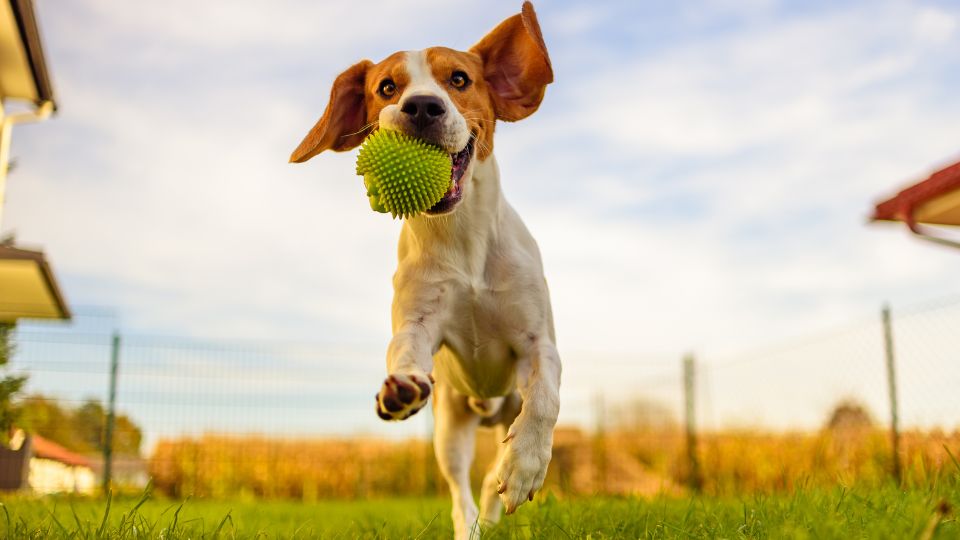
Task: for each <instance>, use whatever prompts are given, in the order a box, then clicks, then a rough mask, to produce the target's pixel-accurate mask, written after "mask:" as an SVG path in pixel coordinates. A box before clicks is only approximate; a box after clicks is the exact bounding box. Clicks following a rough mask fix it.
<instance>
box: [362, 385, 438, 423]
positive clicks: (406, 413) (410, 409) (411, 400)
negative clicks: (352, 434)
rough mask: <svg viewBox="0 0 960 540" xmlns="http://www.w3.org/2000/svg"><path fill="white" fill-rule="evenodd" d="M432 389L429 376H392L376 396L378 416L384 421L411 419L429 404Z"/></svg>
mask: <svg viewBox="0 0 960 540" xmlns="http://www.w3.org/2000/svg"><path fill="white" fill-rule="evenodd" d="M432 388H433V381H432V379H431V378H430V376H429V375H428V376H425V377H424V376H418V375H401V374H394V375H390V376H389V377H387V379H386V380H385V381H383V387H382V388H380V392H378V393H377V396H376V397H377V416H379V417H380V418H382V419H384V420H406V419H407V418H410V417H411V416H413V415H414V414H416V413H417V411H419V410H420V409H422V408H423V406H424V405H425V404H426V403H427V398H428V397H430V391H431V389H432Z"/></svg>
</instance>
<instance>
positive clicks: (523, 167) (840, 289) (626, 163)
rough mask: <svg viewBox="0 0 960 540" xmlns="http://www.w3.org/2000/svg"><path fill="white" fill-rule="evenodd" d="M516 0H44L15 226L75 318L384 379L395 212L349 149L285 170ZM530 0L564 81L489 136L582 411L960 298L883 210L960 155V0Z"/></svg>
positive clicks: (9, 214)
mask: <svg viewBox="0 0 960 540" xmlns="http://www.w3.org/2000/svg"><path fill="white" fill-rule="evenodd" d="M519 4H520V3H519V2H514V1H511V2H504V1H499V0H497V1H489V2H477V3H474V4H473V5H463V4H462V3H451V2H439V1H435V0H417V1H414V2H402V3H400V2H392V1H383V2H380V1H370V2H350V3H342V2H292V1H277V2H270V3H263V2H229V3H228V2H202V3H197V2H185V1H171V2H165V3H134V2H120V3H118V2H112V1H107V0H83V1H76V2H70V3H59V2H50V1H45V2H38V6H37V10H38V13H39V20H40V25H41V30H42V33H43V37H44V44H45V47H46V54H47V59H48V63H49V69H50V72H51V74H52V79H53V83H54V87H55V91H56V94H57V98H58V104H59V107H60V108H59V112H58V113H57V115H56V117H55V118H53V119H52V120H49V121H47V122H45V123H41V124H35V125H24V126H18V127H17V128H16V130H15V133H14V141H13V147H12V154H13V156H14V158H15V159H16V164H17V167H16V169H15V171H14V172H13V173H12V174H11V176H10V178H9V181H8V190H7V202H6V207H5V210H4V217H3V223H2V226H3V230H4V231H15V233H16V236H17V239H18V242H19V243H20V244H24V245H35V246H42V247H43V248H44V249H45V251H46V252H47V254H48V256H49V258H50V259H51V261H52V263H53V265H54V268H55V271H56V272H57V275H58V277H59V279H60V282H61V285H62V287H63V289H64V291H65V295H66V297H67V299H68V301H69V302H70V303H71V305H73V306H75V307H76V309H77V311H78V312H80V313H84V312H85V311H84V310H87V311H88V312H100V311H98V310H107V311H108V312H110V313H113V314H115V316H114V317H113V318H112V319H111V322H110V324H115V325H117V326H118V327H120V328H121V329H122V330H123V331H124V332H127V333H130V334H140V335H168V336H183V337H184V338H190V339H203V340H218V341H221V342H237V341H249V340H259V341H269V342H274V343H294V342H295V343H325V344H328V345H329V346H337V345H349V346H351V347H354V350H363V351H372V352H371V353H370V354H369V359H368V360H363V361H362V362H365V363H363V364H362V368H360V369H361V371H362V372H363V373H365V374H368V375H365V376H367V377H369V378H370V380H371V382H370V384H369V385H367V386H370V388H372V390H371V391H370V392H368V393H372V392H373V391H375V389H376V387H377V386H378V380H379V377H382V370H383V367H382V366H383V363H382V358H383V356H382V353H377V352H376V351H382V350H384V349H385V346H386V343H387V341H388V340H389V335H390V334H389V332H390V330H389V306H390V299H391V286H390V278H391V275H392V273H393V270H394V268H395V265H396V260H395V257H396V255H395V253H396V251H395V249H396V239H397V236H398V233H399V229H400V223H399V222H396V221H391V220H390V219H389V218H388V217H386V216H384V215H380V214H374V213H372V212H370V210H369V207H368V203H367V200H366V197H365V196H364V190H363V187H362V182H361V180H360V178H358V177H356V176H355V175H354V170H353V160H354V158H355V155H354V153H350V152H348V153H343V154H334V153H328V154H323V155H321V156H319V157H317V158H314V159H313V160H312V161H310V162H308V163H306V164H302V165H291V164H288V163H287V157H288V156H289V154H290V152H291V151H292V149H293V148H294V147H295V146H296V145H297V144H298V143H299V141H300V139H301V138H302V136H303V135H304V134H305V133H306V131H307V130H308V129H309V128H310V127H311V126H312V125H313V123H314V122H315V121H316V119H317V118H319V116H320V114H321V113H322V112H323V109H324V107H325V105H326V101H327V96H328V94H329V89H330V85H331V83H332V81H333V79H334V78H335V77H336V75H337V74H339V73H340V72H341V71H342V70H344V69H345V68H347V67H349V66H350V65H352V64H353V63H355V62H356V61H358V60H360V59H362V58H370V59H373V60H375V61H377V60H380V59H382V58H384V57H386V56H388V55H389V54H391V53H393V52H394V51H397V50H415V49H420V48H424V47H428V46H433V45H446V46H450V47H453V48H457V49H467V48H469V47H470V46H471V45H472V44H473V43H474V42H476V41H478V40H479V39H480V38H481V37H482V36H483V35H484V34H485V33H486V32H487V31H488V30H490V29H491V28H493V27H494V26H495V25H496V24H497V23H498V22H499V21H500V20H502V19H504V18H506V17H507V16H510V15H512V14H514V13H516V12H518V11H519V7H520V5H519ZM536 7H537V12H538V15H539V19H540V23H541V27H542V30H543V34H544V37H545V40H546V43H547V46H548V49H549V51H550V55H551V59H552V63H553V67H554V72H555V83H554V84H553V85H551V86H550V87H549V88H548V90H547V94H546V98H545V100H544V102H543V105H542V106H541V108H540V110H539V111H538V112H537V113H536V114H534V115H533V116H531V117H530V118H528V119H526V120H523V121H521V122H518V123H515V124H503V123H501V124H500V125H498V127H497V136H496V140H495V147H494V149H495V155H496V157H497V160H498V162H499V165H500V169H501V173H502V185H503V189H504V191H505V193H506V196H507V198H508V200H509V201H510V202H511V204H512V205H513V206H514V207H515V208H516V209H517V210H518V212H519V213H520V215H521V216H522V217H523V219H524V221H525V222H526V224H527V226H528V227H529V229H530V230H531V232H532V233H533V235H534V236H535V237H536V239H537V241H538V243H539V245H540V249H541V252H542V254H543V259H544V265H545V272H546V277H547V279H548V281H549V283H550V288H551V294H552V299H553V308H554V313H555V319H556V326H557V333H558V341H559V345H560V352H561V356H562V357H563V359H564V363H565V374H566V375H565V383H564V384H565V388H567V389H569V390H568V391H570V392H576V393H578V394H577V395H578V396H580V398H578V399H581V400H588V398H589V396H590V395H592V393H594V392H596V391H597V388H603V387H604V385H606V384H607V381H606V380H605V377H612V378H614V379H616V378H617V377H618V376H620V377H621V378H622V376H623V374H625V373H626V374H628V375H629V376H631V377H636V378H637V379H638V380H640V379H643V378H644V377H647V378H650V380H652V381H655V380H657V377H658V376H659V375H657V373H669V376H671V377H672V376H673V373H674V371H675V370H676V363H677V359H679V358H680V356H681V355H683V354H684V353H686V352H690V351H692V352H694V353H696V354H697V356H698V358H699V359H702V361H703V362H704V363H705V364H708V365H709V364H711V363H712V362H714V361H715V359H722V358H729V357H731V356H736V355H738V354H740V353H742V352H743V351H749V350H754V349H757V348H758V347H764V346H768V345H774V344H778V343H785V342H791V340H796V339H802V338H803V336H808V335H814V334H817V333H819V332H829V331H831V329H834V328H837V327H842V326H843V325H847V324H850V322H851V321H864V320H871V319H874V318H876V317H877V313H878V310H879V307H880V305H881V304H883V303H884V302H890V303H891V304H892V305H893V306H894V308H895V309H896V308H897V307H899V306H908V305H914V304H916V303H922V302H929V301H937V300H938V299H941V298H950V297H956V296H957V295H958V294H960V282H958V281H957V279H956V276H957V275H958V272H960V256H958V253H957V252H956V251H955V250H953V251H951V250H949V249H947V248H945V247H940V246H936V245H932V244H928V243H925V242H922V241H920V240H918V239H916V238H913V237H911V236H910V235H909V233H907V232H905V230H904V228H903V227H902V226H897V225H893V224H870V223H868V216H869V215H870V211H871V209H872V205H873V204H874V203H876V202H878V201H879V200H882V199H883V198H884V197H886V196H889V195H892V194H894V193H896V191H897V190H898V189H901V188H903V187H905V186H906V185H909V184H910V183H911V182H914V181H917V180H919V179H922V178H924V177H925V176H926V175H928V174H929V173H930V172H932V171H933V170H936V168H937V167H938V166H942V165H946V164H949V163H951V162H953V161H955V160H957V159H960V147H958V146H957V145H956V142H955V141H957V140H960V122H958V121H957V119H958V118H960V101H958V100H957V99H956V98H955V96H956V88H957V85H958V83H960V57H958V55H957V54H956V51H957V50H960V6H958V5H957V4H956V3H950V2H935V1H927V2H923V1H918V2H906V1H864V2H802V3H797V2H777V1H766V0H745V1H742V2H734V1H730V0H703V1H698V2H683V3H663V2H636V1H624V2H616V1H614V2H582V3H578V2H570V1H541V2H537V3H536ZM185 14H189V16H186V15H185ZM951 313H953V314H952V315H950V316H951V317H953V318H952V319H949V320H950V321H953V322H960V318H957V315H956V312H955V311H954V312H951ZM952 327H954V328H955V325H954V326H952ZM331 344H332V345H331ZM328 345H325V346H324V347H326V346H328ZM365 354H366V353H365ZM598 359H599V360H598ZM716 361H717V362H719V360H716ZM358 362H360V360H358ZM597 362H600V363H601V364H602V363H604V362H607V364H605V365H608V366H609V367H610V369H609V370H608V371H610V372H611V373H612V374H613V375H605V374H601V372H600V371H597V370H596V369H595V367H596V365H597ZM648 365H653V366H654V367H653V368H650V369H649V373H648V372H647V371H644V370H645V369H647V368H645V367H644V366H648ZM774 365H775V364H774ZM624 366H626V367H624ZM657 366H669V370H670V371H669V372H665V371H664V370H663V369H661V370H660V372H658V371H657V369H659V368H658V367H657ZM934 367H935V366H934ZM825 369H826V368H825ZM931 369H933V367H932V368H931ZM622 370H626V371H622ZM804 373H805V375H804ZM811 373H813V374H811ZM754 376H756V375H754ZM798 376H806V377H815V376H816V370H814V369H810V370H803V371H802V372H801V374H800V375H798ZM358 377H359V376H358ZM651 377H652V378H651ZM809 380H810V381H814V379H812V378H811V379H809ZM620 382H622V381H620ZM364 388H365V387H364ZM620 393H621V394H623V395H632V393H631V391H630V390H628V389H625V388H622V389H621V390H620ZM363 395H364V396H366V394H363ZM364 399H365V400H366V399H367V398H366V397H365V398H364ZM570 414H573V413H570ZM578 414H580V415H581V417H583V416H584V414H585V413H583V411H580V412H579V413H578ZM586 416H587V417H588V416H589V415H588V414H587V415H586ZM745 417H746V418H748V419H749V418H755V416H751V415H750V414H747V415H745ZM370 425H371V426H375V424H370ZM370 429H375V428H374V427H371V428H370Z"/></svg>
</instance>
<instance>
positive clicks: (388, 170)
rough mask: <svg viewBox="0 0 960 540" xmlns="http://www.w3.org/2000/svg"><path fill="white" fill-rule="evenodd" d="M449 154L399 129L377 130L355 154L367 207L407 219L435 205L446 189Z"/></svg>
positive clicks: (448, 177)
mask: <svg viewBox="0 0 960 540" xmlns="http://www.w3.org/2000/svg"><path fill="white" fill-rule="evenodd" d="M451 167H452V164H451V162H450V156H449V155H448V154H447V153H446V152H445V151H444V150H443V149H442V148H439V147H437V146H434V145H432V144H427V143H425V142H423V141H421V140H420V139H416V138H414V137H411V136H409V135H407V134H405V133H401V132H399V131H393V130H386V129H380V130H377V131H376V132H374V133H373V134H372V135H370V136H369V137H367V139H366V140H365V141H364V142H363V146H361V147H360V153H359V154H357V174H359V175H361V176H363V184H364V186H366V188H367V197H369V198H370V207H371V208H373V209H374V210H375V211H377V212H389V213H390V214H391V215H393V217H395V218H396V217H398V216H399V217H401V218H408V217H413V216H415V215H417V214H419V213H420V212H423V211H424V210H426V209H428V208H430V207H431V206H433V205H435V204H437V203H438V202H439V201H440V199H442V198H443V194H444V193H446V192H447V190H448V189H450V171H451Z"/></svg>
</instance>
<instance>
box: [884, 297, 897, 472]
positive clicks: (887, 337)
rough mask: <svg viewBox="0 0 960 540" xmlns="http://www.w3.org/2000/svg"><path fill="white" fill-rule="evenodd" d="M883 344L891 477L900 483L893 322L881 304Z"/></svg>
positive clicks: (888, 307)
mask: <svg viewBox="0 0 960 540" xmlns="http://www.w3.org/2000/svg"><path fill="white" fill-rule="evenodd" d="M882 313H883V345H884V350H885V352H886V357H887V358H886V359H887V388H888V389H889V391H890V445H891V446H892V447H893V479H894V480H895V481H896V482H897V485H900V483H901V481H902V473H901V471H900V415H899V414H898V408H897V374H896V370H895V366H894V352H893V323H892V322H891V319H890V306H889V305H886V304H884V306H883V312H882Z"/></svg>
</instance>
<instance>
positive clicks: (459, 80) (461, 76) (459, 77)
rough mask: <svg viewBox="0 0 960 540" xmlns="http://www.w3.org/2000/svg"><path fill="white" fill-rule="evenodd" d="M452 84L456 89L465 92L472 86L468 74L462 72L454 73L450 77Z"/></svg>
mask: <svg viewBox="0 0 960 540" xmlns="http://www.w3.org/2000/svg"><path fill="white" fill-rule="evenodd" d="M450 84H451V85H452V86H453V87H454V88H459V89H460V90H463V89H464V88H466V87H467V85H468V84H470V77H467V74H466V73H464V72H462V71H454V72H453V75H451V76H450Z"/></svg>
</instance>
